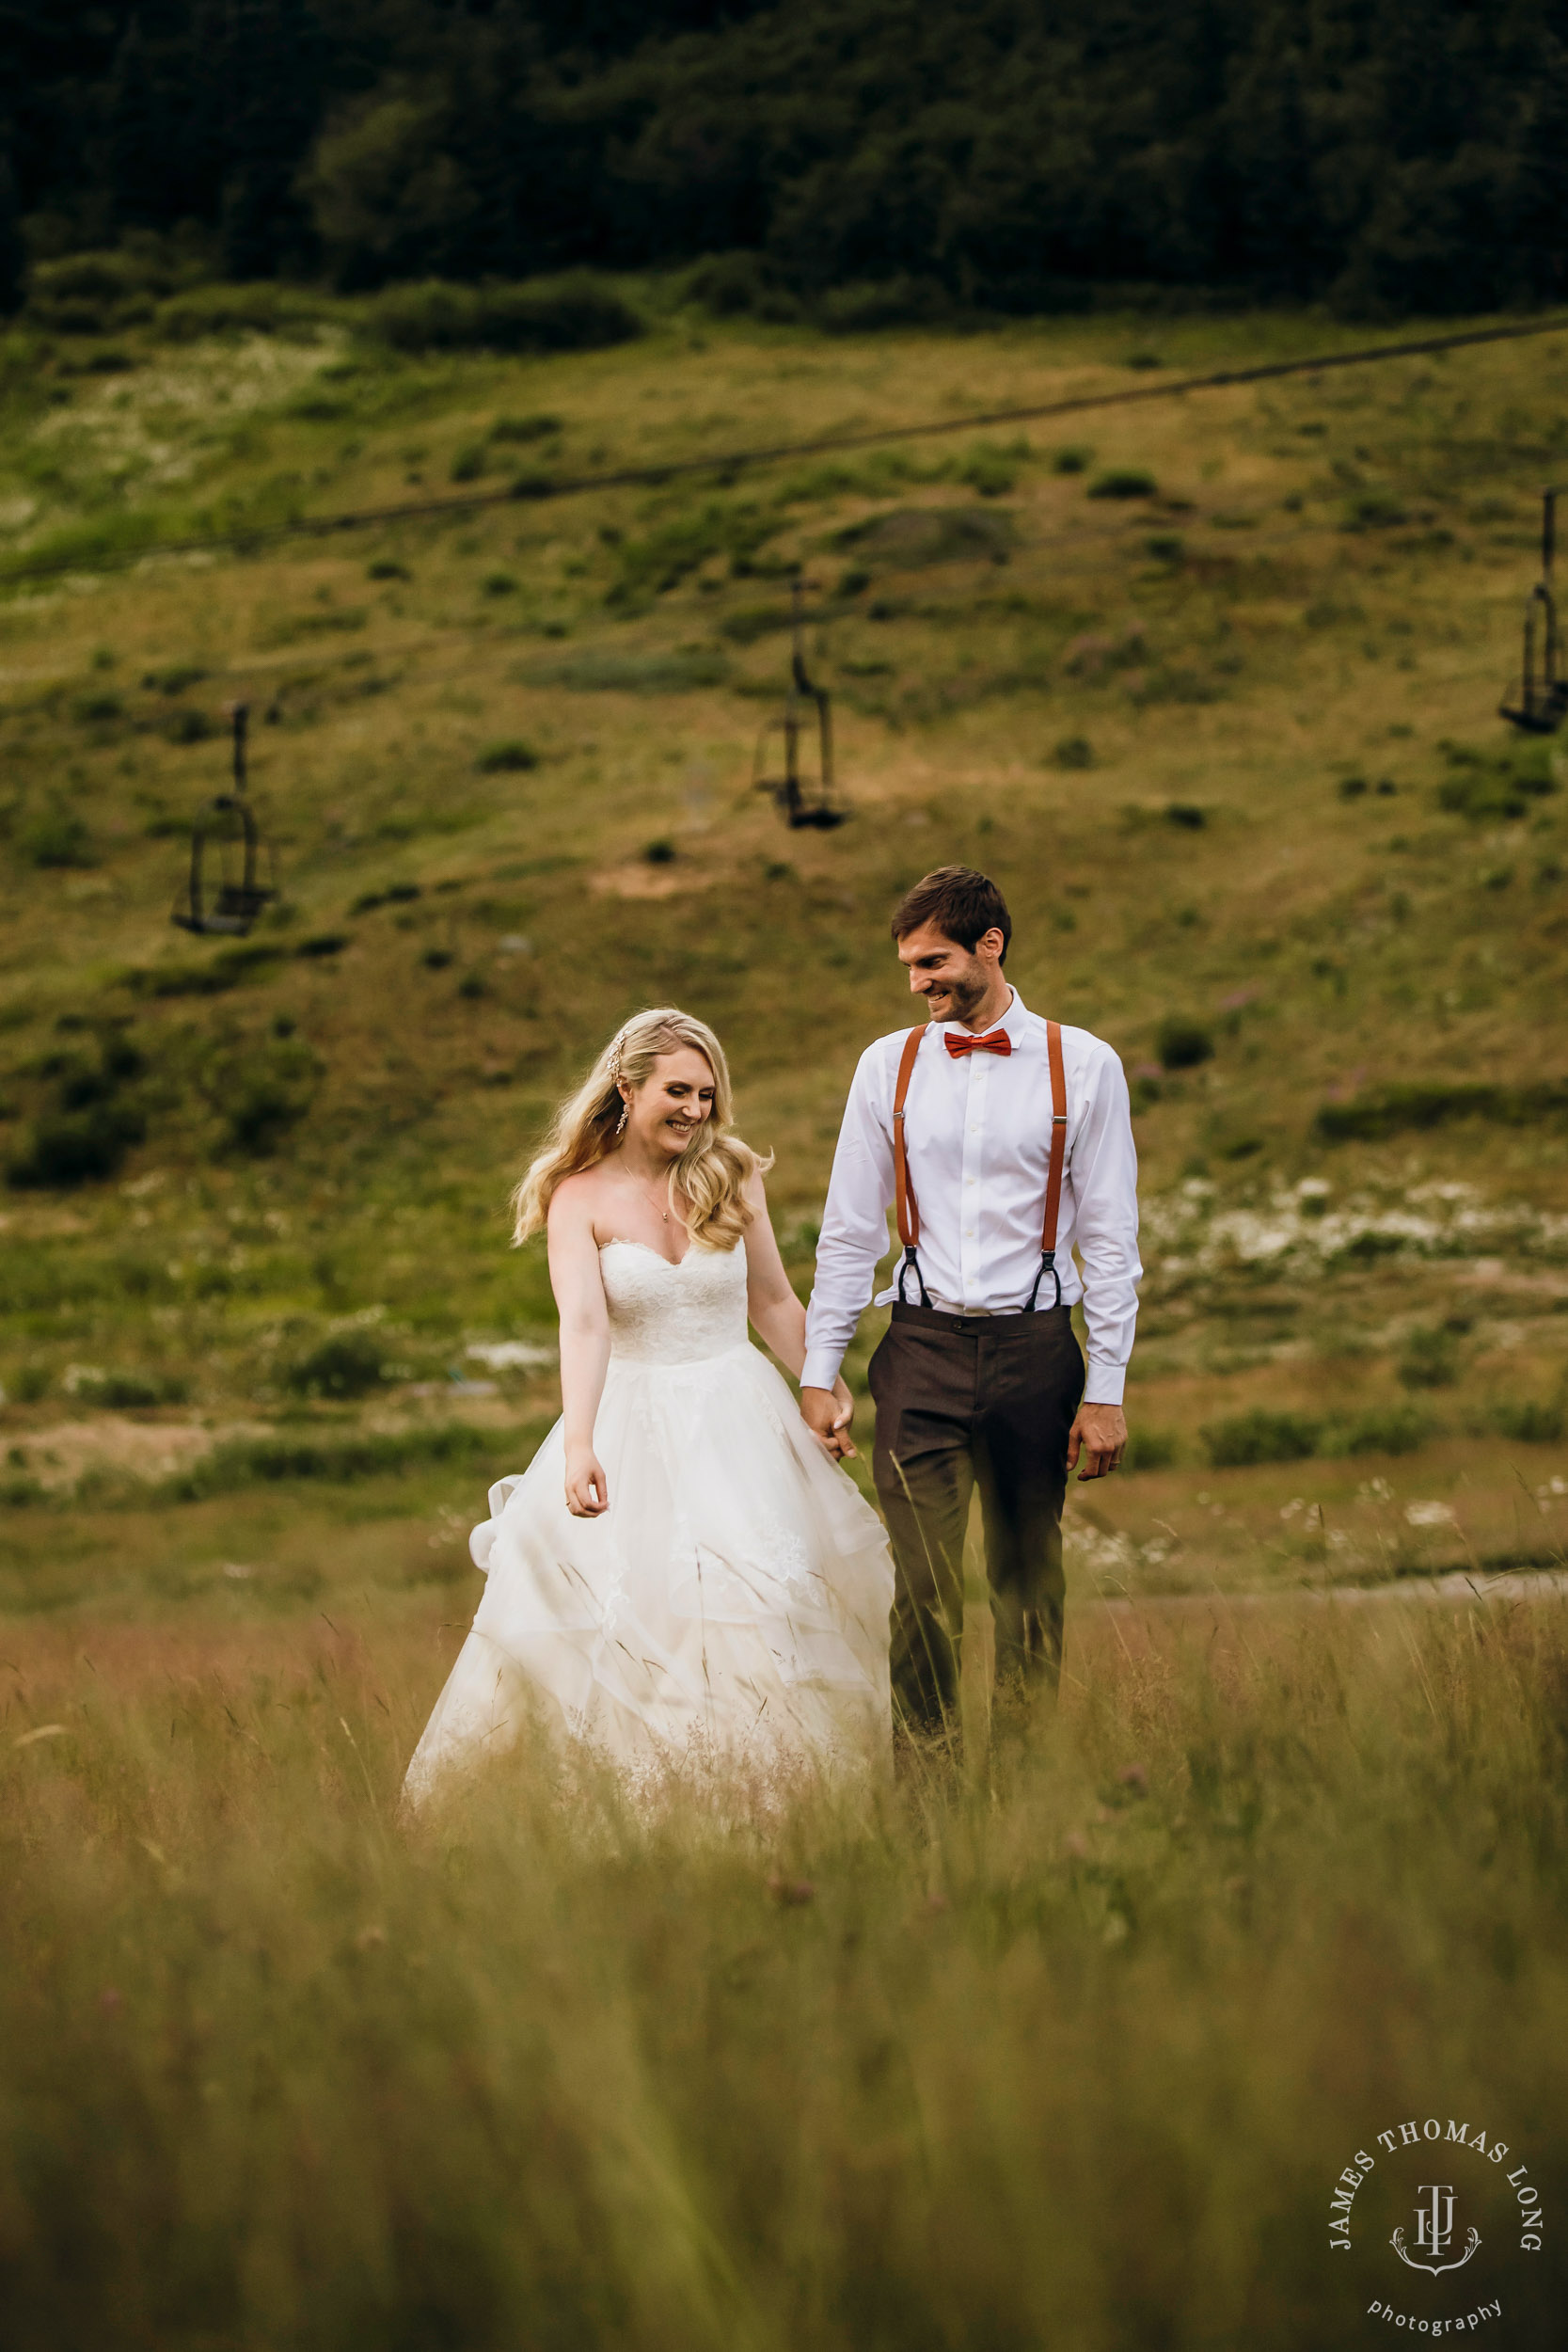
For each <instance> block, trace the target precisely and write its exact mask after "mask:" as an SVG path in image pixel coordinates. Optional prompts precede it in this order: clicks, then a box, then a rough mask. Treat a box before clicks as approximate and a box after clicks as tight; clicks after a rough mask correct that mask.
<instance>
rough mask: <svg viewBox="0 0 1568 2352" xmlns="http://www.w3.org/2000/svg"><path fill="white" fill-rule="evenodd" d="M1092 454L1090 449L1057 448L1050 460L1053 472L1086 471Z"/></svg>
mask: <svg viewBox="0 0 1568 2352" xmlns="http://www.w3.org/2000/svg"><path fill="white" fill-rule="evenodd" d="M1093 455H1094V452H1093V450H1090V449H1059V450H1058V451H1057V452H1056V454H1055V456H1054V457H1053V459H1052V461H1051V466H1052V470H1053V473H1087V471H1088V469H1089V462H1090V460H1091V458H1092V457H1093Z"/></svg>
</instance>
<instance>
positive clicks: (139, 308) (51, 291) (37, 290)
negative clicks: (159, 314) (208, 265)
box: [27, 253, 170, 335]
mask: <svg viewBox="0 0 1568 2352" xmlns="http://www.w3.org/2000/svg"><path fill="white" fill-rule="evenodd" d="M169 282H170V281H169V280H168V278H161V277H160V276H159V274H158V272H157V271H156V270H152V271H150V270H149V267H148V265H147V263H146V262H144V261H143V260H142V259H141V258H140V257H139V256H134V255H131V254H128V253H70V254H67V255H66V256H65V257H64V258H63V259H61V260H59V261H53V262H39V263H38V264H37V265H36V266H35V268H34V270H33V273H32V279H31V283H30V285H29V288H28V294H27V315H28V317H29V319H31V320H32V321H33V322H34V323H35V324H36V325H37V326H41V327H44V328H45V329H47V330H48V331H50V332H52V333H54V334H56V335H103V334H108V333H112V332H113V331H115V330H116V329H118V328H120V327H125V326H140V325H143V324H145V322H146V321H148V320H149V319H150V318H151V316H152V312H153V295H154V294H158V293H164V292H166V291H167V289H168V285H169Z"/></svg>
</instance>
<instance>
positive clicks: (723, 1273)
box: [599, 1241, 746, 1364]
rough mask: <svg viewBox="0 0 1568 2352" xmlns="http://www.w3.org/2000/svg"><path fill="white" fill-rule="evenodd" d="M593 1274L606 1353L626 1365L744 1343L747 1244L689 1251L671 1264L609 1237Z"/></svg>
mask: <svg viewBox="0 0 1568 2352" xmlns="http://www.w3.org/2000/svg"><path fill="white" fill-rule="evenodd" d="M599 1271H600V1273H601V1275H602V1276H603V1278H604V1290H605V1297H606V1299H607V1300H608V1301H609V1304H610V1354H611V1356H612V1357H613V1356H619V1357H622V1358H624V1359H626V1360H627V1361H629V1362H631V1363H640V1364H689V1363H695V1362H697V1361H698V1360H699V1359H701V1358H703V1357H705V1356H722V1355H723V1354H724V1353H725V1351H726V1350H727V1349H729V1348H732V1347H740V1346H743V1345H744V1344H745V1341H746V1249H745V1245H744V1244H743V1243H740V1242H737V1243H736V1246H735V1248H733V1249H729V1250H724V1251H720V1250H716V1249H689V1250H688V1251H687V1253H686V1255H685V1257H684V1258H683V1259H682V1260H681V1262H680V1263H679V1265H672V1264H671V1263H670V1262H669V1260H668V1259H667V1258H661V1257H660V1256H659V1254H658V1252H657V1249H650V1248H648V1247H647V1245H646V1243H644V1242H640V1241H607V1242H606V1243H605V1244H604V1246H603V1248H601V1249H600V1251H599Z"/></svg>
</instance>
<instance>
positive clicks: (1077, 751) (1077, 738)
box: [1052, 735, 1094, 768]
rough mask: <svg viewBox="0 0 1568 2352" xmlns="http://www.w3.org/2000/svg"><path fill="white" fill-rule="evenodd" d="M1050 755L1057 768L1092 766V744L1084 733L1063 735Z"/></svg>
mask: <svg viewBox="0 0 1568 2352" xmlns="http://www.w3.org/2000/svg"><path fill="white" fill-rule="evenodd" d="M1052 756H1053V759H1054V760H1055V762H1056V765H1057V767H1058V768H1092V767H1093V766H1094V745H1093V744H1092V743H1091V742H1090V741H1089V739H1088V737H1087V736H1086V735H1064V736H1063V738H1062V739H1061V741H1060V742H1059V743H1058V744H1057V746H1056V749H1055V751H1054V752H1053V755H1052Z"/></svg>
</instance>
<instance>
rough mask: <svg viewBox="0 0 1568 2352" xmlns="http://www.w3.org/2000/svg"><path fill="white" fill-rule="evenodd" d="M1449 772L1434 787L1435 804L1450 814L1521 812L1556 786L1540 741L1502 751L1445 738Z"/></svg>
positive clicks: (1477, 819) (1476, 818) (1486, 816)
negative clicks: (1435, 794)
mask: <svg viewBox="0 0 1568 2352" xmlns="http://www.w3.org/2000/svg"><path fill="white" fill-rule="evenodd" d="M1441 748H1442V752H1443V756H1444V758H1445V759H1446V760H1447V761H1448V764H1449V773H1448V775H1447V776H1445V778H1444V779H1443V781H1442V783H1441V784H1440V785H1439V786H1438V787H1437V805H1438V807H1439V808H1441V809H1446V810H1447V811H1448V813H1449V815H1450V816H1454V817H1467V818H1470V820H1471V821H1472V823H1476V824H1485V823H1489V822H1491V821H1492V820H1493V819H1494V818H1499V817H1502V818H1513V817H1523V816H1524V814H1525V812H1526V810H1527V809H1528V806H1529V804H1530V803H1531V801H1532V800H1541V799H1544V797H1545V796H1546V795H1547V794H1549V793H1552V792H1555V791H1556V789H1557V784H1556V781H1555V779H1554V777H1553V775H1552V771H1551V767H1550V764H1549V762H1550V757H1551V754H1550V748H1549V746H1546V745H1543V744H1540V743H1529V744H1526V745H1524V746H1522V747H1517V748H1516V747H1513V746H1510V747H1509V749H1507V750H1506V751H1501V752H1494V751H1480V750H1478V749H1477V748H1476V746H1475V745H1474V744H1470V743H1445V744H1443V745H1442V747H1441Z"/></svg>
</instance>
